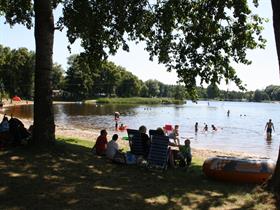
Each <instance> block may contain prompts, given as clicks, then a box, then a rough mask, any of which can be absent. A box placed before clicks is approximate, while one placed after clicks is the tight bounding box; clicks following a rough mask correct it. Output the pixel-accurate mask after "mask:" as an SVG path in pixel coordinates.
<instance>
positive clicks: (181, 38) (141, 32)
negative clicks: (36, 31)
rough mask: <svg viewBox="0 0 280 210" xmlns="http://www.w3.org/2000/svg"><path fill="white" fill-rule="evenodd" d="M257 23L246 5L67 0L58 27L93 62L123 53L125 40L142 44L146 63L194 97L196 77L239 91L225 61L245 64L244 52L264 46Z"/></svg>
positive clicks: (230, 0)
mask: <svg viewBox="0 0 280 210" xmlns="http://www.w3.org/2000/svg"><path fill="white" fill-rule="evenodd" d="M254 3H255V6H257V1H254ZM263 21H264V20H263V19H262V18H260V17H259V16H258V15H256V14H252V13H251V10H250V9H249V6H248V3H247V1H235V0H222V1H216V0H207V1H206V0H199V1H192V0H172V1H153V3H151V2H150V1H147V0H134V1H124V0H118V1H94V0H83V1H81V0H67V1H65V2H64V9H63V17H62V18H61V19H60V21H59V24H60V26H66V27H67V36H68V38H69V41H70V43H74V42H75V40H77V39H79V38H81V42H82V46H83V47H84V48H85V52H86V53H88V54H91V55H93V58H95V60H102V59H103V58H106V57H107V53H110V54H114V53H115V52H116V51H117V49H118V48H119V47H122V49H124V50H129V47H128V45H127V40H135V41H145V42H146V44H147V47H146V50H147V51H148V52H149V53H150V59H153V58H154V57H157V58H158V61H159V63H163V64H165V65H166V67H167V69H168V70H169V71H171V70H175V71H177V73H178V76H179V78H180V79H181V81H183V82H184V83H185V85H186V87H187V88H188V91H189V93H190V94H191V95H192V96H194V93H195V91H194V90H195V86H196V78H197V77H199V78H200V79H201V83H203V82H204V81H205V82H206V83H219V82H220V81H221V79H223V78H225V79H226V80H227V81H228V80H232V81H234V82H235V83H236V84H237V86H238V87H240V88H241V89H242V88H243V86H242V83H241V80H240V79H239V78H238V77H237V75H236V72H235V69H234V68H233V67H232V66H231V61H235V62H238V63H244V64H250V61H249V60H247V58H246V50H247V49H254V48H257V47H261V48H263V47H264V43H265V40H264V39H263V37H262V36H261V34H260V32H261V30H262V27H261V24H262V22H263ZM124 35H127V36H128V39H127V40H126V39H125V38H124V37H125V36H124Z"/></svg>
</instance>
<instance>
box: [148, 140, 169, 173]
mask: <svg viewBox="0 0 280 210" xmlns="http://www.w3.org/2000/svg"><path fill="white" fill-rule="evenodd" d="M168 143H169V138H168V136H158V135H153V139H152V142H151V147H150V152H149V155H148V168H151V169H161V170H165V169H167V163H168V151H169V149H168Z"/></svg>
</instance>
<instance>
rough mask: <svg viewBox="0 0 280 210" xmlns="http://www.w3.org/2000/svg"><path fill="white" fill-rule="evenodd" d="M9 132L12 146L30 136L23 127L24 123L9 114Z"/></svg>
mask: <svg viewBox="0 0 280 210" xmlns="http://www.w3.org/2000/svg"><path fill="white" fill-rule="evenodd" d="M9 127H10V128H9V132H10V135H11V136H12V138H13V142H12V144H13V146H19V145H21V144H22V140H23V139H27V138H29V137H30V135H31V134H30V133H29V132H28V131H27V129H26V128H25V127H24V124H23V123H22V122H21V121H20V120H19V119H17V118H15V117H13V115H11V118H10V120H9Z"/></svg>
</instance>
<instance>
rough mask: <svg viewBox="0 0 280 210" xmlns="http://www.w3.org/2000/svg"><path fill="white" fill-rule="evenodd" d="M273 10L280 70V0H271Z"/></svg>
mask: <svg viewBox="0 0 280 210" xmlns="http://www.w3.org/2000/svg"><path fill="white" fill-rule="evenodd" d="M271 5H272V12H273V27H274V36H275V42H276V50H277V55H278V65H279V66H278V67H279V72H280V1H279V0H271Z"/></svg>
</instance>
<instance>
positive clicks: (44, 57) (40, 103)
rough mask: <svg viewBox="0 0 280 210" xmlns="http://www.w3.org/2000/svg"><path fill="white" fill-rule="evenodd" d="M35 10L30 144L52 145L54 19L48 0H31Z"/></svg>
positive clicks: (53, 136) (53, 135)
mask: <svg viewBox="0 0 280 210" xmlns="http://www.w3.org/2000/svg"><path fill="white" fill-rule="evenodd" d="M34 11H35V44H36V61H35V92H34V131H33V139H32V143H33V144H36V145H45V144H53V143H54V141H55V125H54V114H53V107H52V87H51V71H52V56H53V39H54V18H53V13H52V1H51V0H34Z"/></svg>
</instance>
